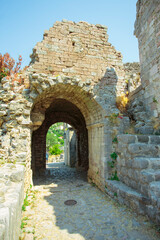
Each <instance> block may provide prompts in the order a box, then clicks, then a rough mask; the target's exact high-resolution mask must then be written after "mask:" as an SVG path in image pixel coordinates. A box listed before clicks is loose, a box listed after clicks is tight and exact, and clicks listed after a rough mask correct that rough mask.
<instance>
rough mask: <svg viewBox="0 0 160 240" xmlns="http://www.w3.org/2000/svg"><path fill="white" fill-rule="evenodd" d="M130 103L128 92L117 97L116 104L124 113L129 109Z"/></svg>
mask: <svg viewBox="0 0 160 240" xmlns="http://www.w3.org/2000/svg"><path fill="white" fill-rule="evenodd" d="M128 103H129V99H128V92H126V93H123V94H122V95H120V96H118V97H116V106H117V108H118V109H119V110H120V111H121V112H122V113H124V112H126V111H127V107H128Z"/></svg>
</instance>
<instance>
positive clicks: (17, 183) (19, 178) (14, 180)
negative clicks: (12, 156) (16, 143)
mask: <svg viewBox="0 0 160 240" xmlns="http://www.w3.org/2000/svg"><path fill="white" fill-rule="evenodd" d="M23 196H24V166H22V165H17V164H11V163H8V164H4V165H2V166H1V167H0V239H3V240H12V239H19V234H20V224H21V210H22V204H23Z"/></svg>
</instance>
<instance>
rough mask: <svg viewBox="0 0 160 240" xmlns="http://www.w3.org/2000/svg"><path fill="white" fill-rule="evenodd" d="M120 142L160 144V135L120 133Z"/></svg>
mask: <svg viewBox="0 0 160 240" xmlns="http://www.w3.org/2000/svg"><path fill="white" fill-rule="evenodd" d="M118 143H123V144H131V143H146V144H160V136H157V135H147V134H143V135H136V134H120V135H118Z"/></svg>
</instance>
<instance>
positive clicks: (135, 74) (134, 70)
mask: <svg viewBox="0 0 160 240" xmlns="http://www.w3.org/2000/svg"><path fill="white" fill-rule="evenodd" d="M124 70H125V83H126V91H128V93H129V94H130V93H131V92H133V91H134V90H135V89H137V88H138V87H139V86H140V85H141V78H140V64H139V63H138V62H133V63H129V62H128V63H125V64H124Z"/></svg>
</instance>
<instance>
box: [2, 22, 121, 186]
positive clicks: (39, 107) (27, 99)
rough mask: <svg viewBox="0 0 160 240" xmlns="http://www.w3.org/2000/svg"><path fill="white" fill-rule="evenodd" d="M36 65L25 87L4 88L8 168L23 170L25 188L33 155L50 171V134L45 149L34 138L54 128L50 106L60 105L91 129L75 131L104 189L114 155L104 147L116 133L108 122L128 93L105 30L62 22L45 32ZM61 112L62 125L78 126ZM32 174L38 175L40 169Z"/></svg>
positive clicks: (6, 81) (7, 85)
mask: <svg viewBox="0 0 160 240" xmlns="http://www.w3.org/2000/svg"><path fill="white" fill-rule="evenodd" d="M31 59H32V60H31V65H30V67H29V68H28V69H27V70H26V72H25V74H24V75H25V76H24V79H23V80H24V85H23V86H19V85H18V83H15V85H14V86H13V84H12V83H13V81H12V79H6V78H4V79H3V80H2V81H1V83H0V91H1V92H0V114H1V143H0V144H1V150H0V151H1V156H2V158H3V159H4V160H5V161H6V162H7V161H11V162H13V161H17V162H21V163H22V164H24V165H25V169H26V174H25V177H26V180H25V182H26V184H29V183H30V182H31V173H32V172H31V157H32V159H34V156H33V155H34V154H33V151H36V153H37V154H40V156H41V157H42V158H41V163H42V164H41V166H43V167H44V170H45V131H46V130H47V128H45V131H44V132H43V134H42V132H41V133H40V134H37V138H38V137H39V139H40V138H41V137H42V138H43V139H41V140H42V141H41V143H43V146H42V147H41V145H40V143H39V141H38V139H37V140H36V141H35V142H34V141H33V136H34V135H35V134H36V133H35V132H36V131H40V130H38V129H40V126H41V125H42V124H43V123H44V122H45V124H46V126H47V127H49V124H53V122H52V121H50V119H51V117H49V116H50V115H49V110H48V109H49V108H50V106H51V105H52V104H54V103H55V102H56V101H58V100H57V99H61V100H63V101H64V102H65V101H68V102H70V103H71V104H73V105H75V106H76V108H77V109H78V111H80V112H81V115H82V116H83V118H84V123H85V124H84V125H85V128H86V129H85V128H83V129H84V131H82V128H81V129H80V124H77V125H76V126H77V128H76V129H77V130H79V132H80V135H79V141H80V148H79V149H80V152H81V153H80V154H81V156H82V155H83V153H84V152H87V151H88V152H89V153H88V159H89V171H88V176H89V178H91V179H92V181H94V182H95V183H96V184H97V185H98V186H99V187H100V188H102V189H103V187H104V180H105V178H106V176H108V175H107V174H108V173H107V171H108V170H107V168H108V165H107V161H108V160H109V156H110V153H111V151H112V150H111V146H110V144H106V143H105V142H110V131H112V130H111V126H110V121H109V116H110V115H111V114H112V113H118V112H119V111H118V109H117V108H116V104H115V103H116V96H117V94H121V92H122V91H123V90H124V88H125V83H124V75H125V72H124V67H123V63H122V56H121V54H120V53H119V52H117V51H116V50H115V48H114V47H113V46H112V45H111V44H110V43H108V36H107V33H106V27H104V26H101V25H92V24H88V23H85V22H79V23H74V22H69V21H63V22H56V23H55V24H54V26H53V27H52V28H50V30H49V31H45V34H44V40H43V41H42V42H40V43H38V44H37V45H36V47H35V48H34V50H33V54H32V56H31ZM58 106H59V107H58ZM61 106H62V105H57V107H56V112H57V113H58V114H59V116H60V115H61V117H60V118H61V121H64V122H65V120H66V119H67V123H68V124H71V125H73V126H74V124H75V123H76V121H79V119H80V118H78V117H77V116H76V115H74V114H72V118H71V119H69V117H68V116H69V113H66V115H63V114H62V113H61ZM63 112H64V111H63ZM73 112H74V111H73ZM67 114H68V115H67ZM60 118H59V119H57V121H58V120H60ZM122 125H123V124H122ZM122 129H123V128H122ZM87 131H88V143H89V148H88V149H87V147H86V149H85V151H84V145H85V146H87V144H85V142H84V141H82V140H83V139H82V138H83V136H84V134H85V136H87ZM85 141H87V137H86V140H85ZM37 143H38V144H37ZM31 147H32V149H33V151H32V152H31ZM78 154H79V153H78ZM33 165H34V164H33ZM33 168H35V169H38V168H39V164H38V165H36V166H34V167H33ZM38 170H40V169H38ZM97 172H98V174H97Z"/></svg>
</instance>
